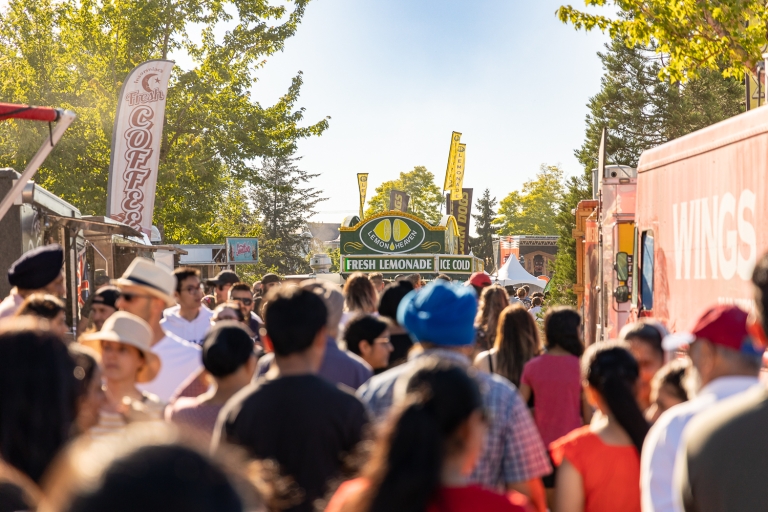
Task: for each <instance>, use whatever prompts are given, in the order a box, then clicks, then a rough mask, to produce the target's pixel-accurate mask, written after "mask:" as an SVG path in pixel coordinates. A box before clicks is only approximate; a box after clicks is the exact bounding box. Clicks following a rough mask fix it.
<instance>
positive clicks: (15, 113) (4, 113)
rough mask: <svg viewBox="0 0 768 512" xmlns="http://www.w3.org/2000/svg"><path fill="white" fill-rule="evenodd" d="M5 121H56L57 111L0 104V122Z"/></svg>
mask: <svg viewBox="0 0 768 512" xmlns="http://www.w3.org/2000/svg"><path fill="white" fill-rule="evenodd" d="M5 119H28V120H31V121H48V122H51V121H56V120H58V119H59V111H58V110H56V109H55V108H51V107H33V106H32V105H13V104H12V103H0V121H3V120H5Z"/></svg>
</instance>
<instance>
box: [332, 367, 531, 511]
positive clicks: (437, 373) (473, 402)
mask: <svg viewBox="0 0 768 512" xmlns="http://www.w3.org/2000/svg"><path fill="white" fill-rule="evenodd" d="M404 391H405V396H404V397H403V400H402V403H401V405H400V407H398V409H397V410H394V411H393V413H392V414H391V415H390V417H389V420H388V423H387V425H386V428H385V430H384V431H383V434H384V435H383V438H382V439H380V442H378V443H377V444H376V448H375V449H374V452H373V456H372V458H371V460H370V461H369V462H368V464H367V465H366V466H365V468H363V475H362V477H361V478H357V479H355V480H351V481H349V482H345V483H344V484H342V485H341V487H339V489H338V490H337V491H336V494H334V495H333V498H331V501H330V503H329V504H328V507H327V508H326V509H325V510H326V512H391V511H397V512H470V511H477V510H483V511H486V512H524V511H525V510H526V508H525V507H524V506H522V505H515V504H513V503H512V501H510V499H508V498H507V497H506V496H503V495H501V494H497V493H495V492H493V491H489V490H486V489H483V488H481V487H478V486H476V485H470V484H469V483H468V481H467V478H468V476H469V475H470V473H471V472H472V469H473V468H474V466H475V463H476V462H477V459H478V457H479V456H480V452H481V450H482V447H483V443H484V439H485V432H486V420H485V416H484V413H483V400H482V396H481V395H480V390H479V389H478V386H477V383H475V381H474V380H473V379H472V378H471V377H469V375H468V374H467V372H466V370H464V369H463V368H460V367H457V366H454V365H451V364H450V363H446V362H442V361H425V363H424V364H423V365H422V366H421V367H420V368H419V369H417V370H416V371H415V372H414V373H413V374H412V376H411V377H410V378H409V379H408V382H407V383H406V385H405V390H404ZM397 392H398V391H397V390H396V391H395V393H397Z"/></svg>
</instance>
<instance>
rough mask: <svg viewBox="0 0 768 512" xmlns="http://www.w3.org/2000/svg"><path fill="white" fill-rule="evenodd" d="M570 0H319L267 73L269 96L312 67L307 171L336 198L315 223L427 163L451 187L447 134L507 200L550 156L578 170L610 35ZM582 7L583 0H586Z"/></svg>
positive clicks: (476, 184) (307, 91) (263, 98)
mask: <svg viewBox="0 0 768 512" xmlns="http://www.w3.org/2000/svg"><path fill="white" fill-rule="evenodd" d="M562 3H564V2H563V1H562V0H536V1H534V2H530V1H523V0H477V1H474V2H467V1H458V0H379V1H372V0H315V1H313V2H311V3H310V4H309V5H308V7H307V10H306V14H305V17H304V19H303V21H302V23H301V25H300V26H299V29H298V31H297V34H296V35H295V36H294V37H293V38H291V39H289V40H288V41H287V42H286V45H285V50H284V51H283V52H281V53H278V54H276V55H274V56H272V57H270V58H269V59H268V61H267V64H266V66H265V67H264V68H263V69H262V70H260V71H259V72H258V77H259V82H258V83H256V84H255V85H254V87H253V91H252V92H253V97H254V99H256V100H257V101H259V102H261V103H262V104H263V105H271V104H273V103H274V102H275V100H276V99H277V98H278V97H279V96H280V95H281V94H283V93H284V92H285V91H286V90H287V88H288V85H289V84H290V80H291V78H292V77H293V76H295V74H296V73H297V72H298V71H299V70H301V71H303V77H304V85H303V87H302V93H301V97H300V98H299V101H298V104H299V106H301V107H304V108H306V112H305V114H306V117H305V120H306V121H307V124H309V123H313V122H316V121H318V120H320V119H322V118H323V117H325V116H330V117H331V120H330V128H329V129H328V130H327V131H326V132H325V133H324V134H323V135H322V136H321V137H315V138H312V139H309V140H305V141H302V142H301V143H300V144H299V151H298V154H299V155H300V156H302V157H303V158H302V161H301V167H302V168H303V169H305V170H307V171H310V172H312V173H319V174H320V176H319V177H318V178H317V179H315V180H313V182H312V185H313V186H315V187H317V188H319V189H321V190H322V191H323V192H324V194H325V196H326V197H327V198H328V200H327V201H325V202H323V203H321V204H320V205H319V207H318V209H319V210H320V212H319V214H318V215H317V216H316V217H315V219H314V220H318V221H324V222H341V220H342V219H343V217H345V216H346V215H348V214H350V213H355V212H356V211H357V208H358V192H357V180H356V174H357V173H359V172H367V173H369V188H368V197H371V196H372V195H373V190H374V188H375V187H376V186H378V185H379V184H381V183H382V182H383V181H387V180H392V179H396V178H397V177H398V175H399V174H400V172H403V171H405V172H407V171H410V170H412V169H413V167H414V166H417V165H423V166H425V167H426V168H427V169H428V170H429V171H431V172H432V173H434V174H435V181H436V182H437V183H438V186H442V182H443V179H444V175H445V168H446V164H447V160H448V149H449V144H450V136H451V132H452V131H458V132H461V133H462V142H464V143H466V144H467V157H466V176H465V181H464V186H465V187H469V188H474V190H475V197H478V196H479V195H480V194H481V193H482V191H483V190H484V189H485V188H489V189H490V191H491V194H492V195H493V196H495V197H496V198H497V199H498V200H501V199H502V198H503V197H505V196H506V195H507V194H508V193H509V192H511V191H513V190H516V189H519V188H520V187H521V186H522V184H523V183H524V182H525V181H526V180H528V179H530V178H532V177H533V176H535V174H536V172H537V171H538V169H539V166H540V165H541V164H543V163H547V164H560V165H561V166H562V167H563V169H564V170H565V172H566V174H567V175H573V174H576V173H579V172H582V169H581V166H580V165H579V163H578V161H577V160H576V158H575V157H574V155H573V152H574V150H575V149H577V148H578V147H580V146H581V144H582V142H583V139H584V130H585V116H586V114H587V108H586V104H587V101H588V100H589V98H590V96H593V95H595V94H596V93H597V92H598V91H599V88H600V77H601V76H602V67H601V63H600V61H599V58H598V57H597V55H596V52H598V51H601V50H602V49H603V45H604V43H605V42H606V41H607V40H608V38H607V36H605V35H603V34H601V33H600V32H593V33H588V34H587V33H584V32H577V31H576V30H574V29H573V28H572V27H571V26H568V25H564V24H563V23H561V22H560V21H559V20H558V19H557V18H556V16H555V11H556V9H557V8H558V7H559V6H560V5H562ZM577 3H580V2H577Z"/></svg>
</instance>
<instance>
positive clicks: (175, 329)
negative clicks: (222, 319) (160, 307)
mask: <svg viewBox="0 0 768 512" xmlns="http://www.w3.org/2000/svg"><path fill="white" fill-rule="evenodd" d="M180 310H181V306H173V307H170V308H168V309H166V310H165V311H164V312H163V319H162V320H160V326H161V327H162V328H163V330H164V331H166V332H170V333H172V334H175V335H176V336H178V337H179V338H181V339H183V340H186V341H189V342H190V343H194V344H195V345H202V344H203V340H204V339H205V335H206V334H208V329H210V328H211V317H212V316H213V311H211V310H210V309H208V308H206V307H205V306H201V307H200V312H199V313H198V314H197V318H195V319H194V320H192V321H191V322H190V321H189V320H187V319H186V318H184V317H182V316H181V315H180V314H179V311H180Z"/></svg>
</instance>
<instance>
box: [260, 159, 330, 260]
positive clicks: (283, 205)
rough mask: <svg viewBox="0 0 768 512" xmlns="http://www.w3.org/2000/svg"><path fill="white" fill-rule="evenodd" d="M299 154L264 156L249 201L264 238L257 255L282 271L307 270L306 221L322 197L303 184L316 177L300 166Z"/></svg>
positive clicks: (318, 192) (319, 192)
mask: <svg viewBox="0 0 768 512" xmlns="http://www.w3.org/2000/svg"><path fill="white" fill-rule="evenodd" d="M299 160H300V158H298V157H274V158H265V159H264V160H263V162H262V166H261V168H259V169H258V176H259V178H258V182H259V184H258V185H256V186H255V187H253V189H252V190H251V194H250V196H251V200H252V201H253V204H254V206H255V207H256V210H257V212H258V213H259V215H260V217H261V222H262V225H263V241H262V240H260V246H261V251H260V255H259V258H260V260H261V263H262V264H264V265H265V266H267V267H274V268H276V269H277V270H278V272H279V273H281V274H297V273H304V272H308V271H309V265H308V263H307V260H306V256H307V251H308V248H309V242H310V241H311V240H310V239H308V238H307V236H306V233H308V230H307V221H308V220H309V218H310V217H312V215H314V214H315V213H316V212H315V211H314V208H315V206H317V204H318V203H320V202H321V201H325V198H324V197H322V196H321V194H322V192H321V191H319V190H317V189H315V188H312V187H305V186H304V185H305V184H306V183H307V182H309V181H310V180H312V179H313V178H316V177H317V176H319V175H318V174H310V173H309V172H307V171H303V170H301V169H299V167H298V166H297V165H296V164H297V162H298V161H299Z"/></svg>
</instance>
